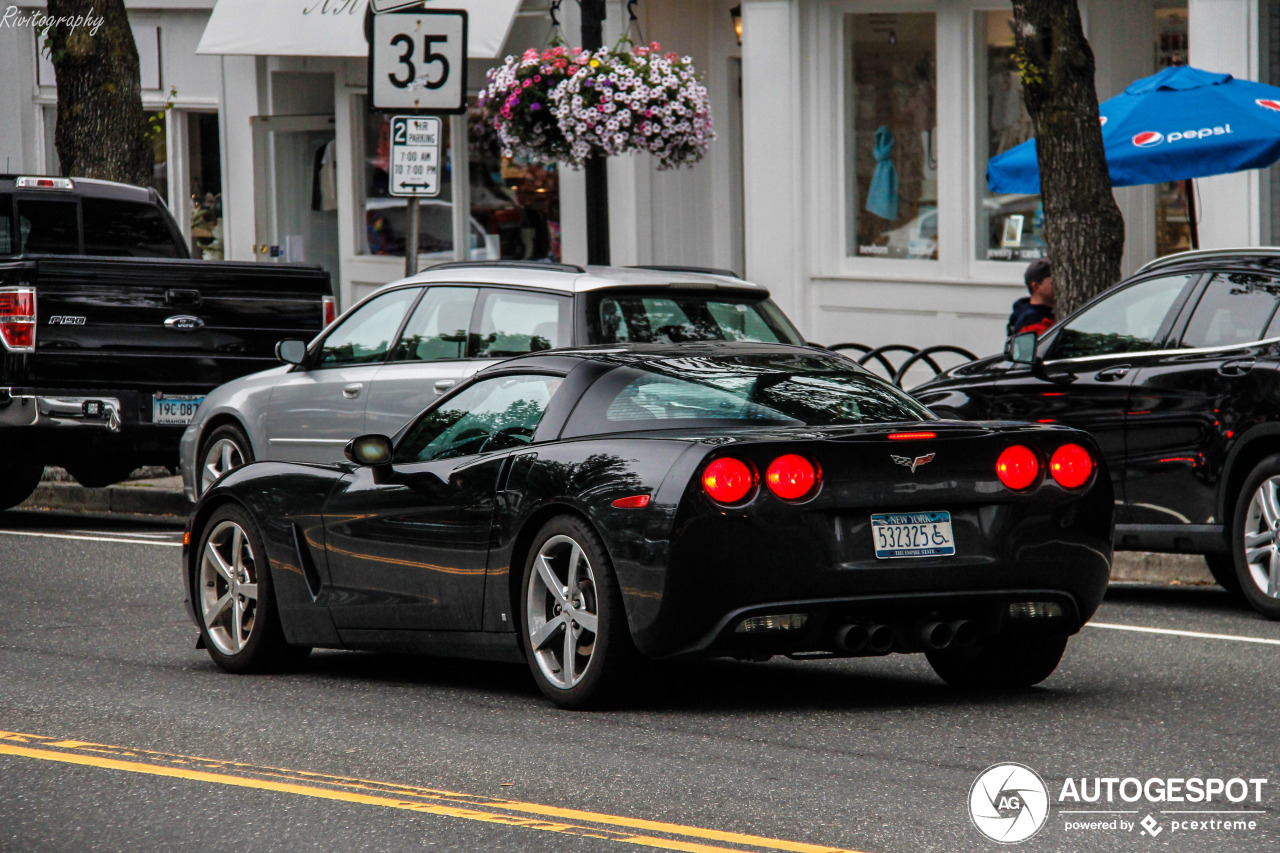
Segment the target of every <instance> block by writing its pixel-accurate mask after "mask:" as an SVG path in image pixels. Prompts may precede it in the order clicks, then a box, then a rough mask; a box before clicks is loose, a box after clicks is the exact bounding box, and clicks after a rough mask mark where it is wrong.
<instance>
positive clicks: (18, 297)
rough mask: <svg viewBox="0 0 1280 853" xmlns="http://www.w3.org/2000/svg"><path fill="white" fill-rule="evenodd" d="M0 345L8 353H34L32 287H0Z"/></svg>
mask: <svg viewBox="0 0 1280 853" xmlns="http://www.w3.org/2000/svg"><path fill="white" fill-rule="evenodd" d="M0 344H4V348H5V349H7V350H8V351H9V352H35V350H36V289H35V288H34V287H0Z"/></svg>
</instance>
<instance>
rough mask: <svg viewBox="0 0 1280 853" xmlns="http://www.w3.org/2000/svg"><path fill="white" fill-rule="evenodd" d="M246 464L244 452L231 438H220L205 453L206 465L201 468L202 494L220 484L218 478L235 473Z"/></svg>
mask: <svg viewBox="0 0 1280 853" xmlns="http://www.w3.org/2000/svg"><path fill="white" fill-rule="evenodd" d="M243 464H244V450H243V449H241V447H240V445H238V444H236V443H235V442H234V441H233V440H231V439H229V438H220V439H218V440H217V441H215V442H214V443H213V444H210V445H209V446H208V447H206V448H205V451H204V464H203V465H202V466H201V467H200V494H202V495H203V494H204V493H205V492H207V491H209V487H210V486H212V485H213V484H214V483H216V482H218V478H219V477H221V476H222V475H223V474H226V473H227V472H228V471H234V470H235V469H237V468H239V467H240V466H241V465H243Z"/></svg>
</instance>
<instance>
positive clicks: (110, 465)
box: [63, 459, 138, 489]
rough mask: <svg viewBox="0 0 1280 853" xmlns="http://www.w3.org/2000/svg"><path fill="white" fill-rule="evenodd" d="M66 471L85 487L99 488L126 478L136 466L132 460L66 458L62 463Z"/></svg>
mask: <svg viewBox="0 0 1280 853" xmlns="http://www.w3.org/2000/svg"><path fill="white" fill-rule="evenodd" d="M63 467H64V468H66V469H67V473H68V474H70V475H71V476H72V477H75V478H76V482H77V483H79V484H80V485H82V486H84V487H85V488H86V489H101V488H104V487H106V486H110V485H111V484H112V483H119V482H120V481H121V480H127V479H128V478H129V475H130V474H132V473H133V472H134V471H135V470H136V469H137V468H138V466H137V465H136V464H135V463H134V461H133V460H130V459H125V460H122V461H118V462H117V461H112V460H98V459H94V460H88V459H77V460H68V461H67V462H65V463H64V465H63Z"/></svg>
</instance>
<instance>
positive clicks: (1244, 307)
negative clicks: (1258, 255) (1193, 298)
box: [1182, 272, 1280, 347]
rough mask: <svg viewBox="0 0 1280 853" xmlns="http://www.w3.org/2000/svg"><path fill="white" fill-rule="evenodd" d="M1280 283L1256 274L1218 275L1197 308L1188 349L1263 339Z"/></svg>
mask: <svg viewBox="0 0 1280 853" xmlns="http://www.w3.org/2000/svg"><path fill="white" fill-rule="evenodd" d="M1277 295H1280V282H1278V281H1276V279H1273V278H1271V277H1270V276H1265V275H1257V274H1254V273H1242V272H1232V273H1217V274H1215V275H1214V277H1213V279H1212V280H1211V281H1210V282H1209V284H1208V286H1207V287H1205V289H1204V293H1203V294H1202V295H1201V297H1200V302H1199V303H1198V304H1197V305H1196V310H1195V313H1194V314H1192V315H1191V321H1190V322H1189V323H1187V331H1186V332H1185V333H1183V335H1182V346H1184V347H1228V346H1233V345H1235V344H1248V343H1253V342H1254V341H1256V340H1258V339H1259V338H1260V337H1261V336H1262V330H1263V329H1264V328H1266V325H1267V321H1268V320H1270V319H1271V315H1272V313H1273V312H1274V311H1275V308H1276V297H1277Z"/></svg>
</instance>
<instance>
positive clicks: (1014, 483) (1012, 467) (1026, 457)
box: [996, 444, 1040, 491]
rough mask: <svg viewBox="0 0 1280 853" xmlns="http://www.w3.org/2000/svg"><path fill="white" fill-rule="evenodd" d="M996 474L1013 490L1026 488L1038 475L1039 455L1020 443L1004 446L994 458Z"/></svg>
mask: <svg viewBox="0 0 1280 853" xmlns="http://www.w3.org/2000/svg"><path fill="white" fill-rule="evenodd" d="M996 476H997V477H999V478H1000V482H1002V483H1004V484H1005V485H1006V486H1008V487H1009V488H1011V489H1013V490H1014V491H1021V490H1022V489H1025V488H1028V487H1029V486H1031V484H1033V483H1034V482H1035V481H1036V479H1037V478H1039V476H1040V457H1039V456H1036V454H1035V451H1034V450H1032V449H1031V448H1029V447H1023V446H1022V445H1021V444H1015V445H1013V446H1012V447H1006V448H1005V449H1004V452H1003V453H1001V454H1000V458H999V459H997V460H996Z"/></svg>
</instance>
